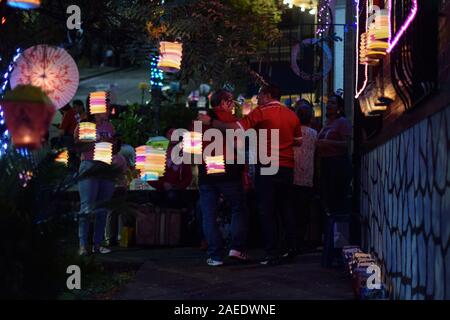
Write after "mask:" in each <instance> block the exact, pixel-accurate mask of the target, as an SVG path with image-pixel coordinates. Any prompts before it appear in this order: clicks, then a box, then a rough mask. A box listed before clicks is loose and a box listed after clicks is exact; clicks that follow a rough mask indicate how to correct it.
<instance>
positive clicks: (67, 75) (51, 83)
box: [10, 45, 79, 109]
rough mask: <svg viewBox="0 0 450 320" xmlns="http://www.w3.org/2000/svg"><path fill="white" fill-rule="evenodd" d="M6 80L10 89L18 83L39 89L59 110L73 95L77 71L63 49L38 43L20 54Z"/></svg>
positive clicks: (77, 81) (77, 80)
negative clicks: (9, 82)
mask: <svg viewBox="0 0 450 320" xmlns="http://www.w3.org/2000/svg"><path fill="white" fill-rule="evenodd" d="M10 80H11V88H15V87H16V86H18V85H21V84H23V85H25V84H30V85H33V86H35V87H39V88H41V89H42V90H43V91H44V92H45V93H46V94H47V95H48V97H49V98H50V99H51V100H52V102H53V104H54V105H55V106H56V108H58V109H59V108H62V107H64V106H65V105H66V104H68V103H69V102H70V100H72V98H73V97H74V96H75V93H76V92H77V89H78V83H79V73H78V68H77V65H76V63H75V61H74V60H73V59H72V57H71V56H70V55H69V54H68V53H67V52H66V51H65V50H64V49H61V48H56V47H50V46H48V45H38V46H35V47H31V48H28V49H27V50H25V51H24V52H23V53H22V54H21V56H20V58H19V59H18V60H17V63H16V66H15V68H14V71H13V72H12V74H11V79H10Z"/></svg>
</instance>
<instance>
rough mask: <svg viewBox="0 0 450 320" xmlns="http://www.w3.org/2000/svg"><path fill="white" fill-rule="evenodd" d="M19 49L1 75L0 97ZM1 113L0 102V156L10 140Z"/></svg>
mask: <svg viewBox="0 0 450 320" xmlns="http://www.w3.org/2000/svg"><path fill="white" fill-rule="evenodd" d="M21 51H22V50H21V49H20V48H18V49H17V50H16V54H15V55H14V57H13V59H12V61H11V63H10V64H9V66H8V69H7V71H6V72H5V73H4V74H3V77H2V78H1V79H2V80H3V83H2V85H1V86H0V98H2V97H3V95H4V93H5V90H6V87H7V85H8V83H9V75H10V74H11V72H12V70H13V69H14V64H15V63H16V61H17V59H19V57H20V54H21ZM0 61H1V58H0ZM3 115H4V114H3V109H2V106H1V104H0V157H1V156H2V155H4V154H5V153H6V150H7V149H8V146H9V142H10V137H9V132H8V130H6V128H5V120H4V118H3Z"/></svg>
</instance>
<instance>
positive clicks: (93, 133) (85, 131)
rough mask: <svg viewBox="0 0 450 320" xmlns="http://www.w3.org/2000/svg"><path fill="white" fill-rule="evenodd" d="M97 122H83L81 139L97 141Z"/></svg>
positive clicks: (80, 133)
mask: <svg viewBox="0 0 450 320" xmlns="http://www.w3.org/2000/svg"><path fill="white" fill-rule="evenodd" d="M96 127H97V126H96V124H95V123H92V122H81V123H80V128H79V135H78V139H79V140H80V141H95V140H96V139H97V129H96Z"/></svg>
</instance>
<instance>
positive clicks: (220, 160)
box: [205, 155, 225, 174]
mask: <svg viewBox="0 0 450 320" xmlns="http://www.w3.org/2000/svg"><path fill="white" fill-rule="evenodd" d="M205 163H206V173H207V174H219V173H225V160H224V157H223V155H220V156H214V157H206V158H205Z"/></svg>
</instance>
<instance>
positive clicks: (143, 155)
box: [136, 146, 150, 172]
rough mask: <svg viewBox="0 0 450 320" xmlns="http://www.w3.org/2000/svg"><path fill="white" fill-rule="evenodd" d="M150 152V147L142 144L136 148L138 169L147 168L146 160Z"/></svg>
mask: <svg viewBox="0 0 450 320" xmlns="http://www.w3.org/2000/svg"><path fill="white" fill-rule="evenodd" d="M149 153H150V147H148V146H140V147H138V148H136V169H137V170H139V171H141V172H143V171H144V169H145V162H146V160H147V154H149Z"/></svg>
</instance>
